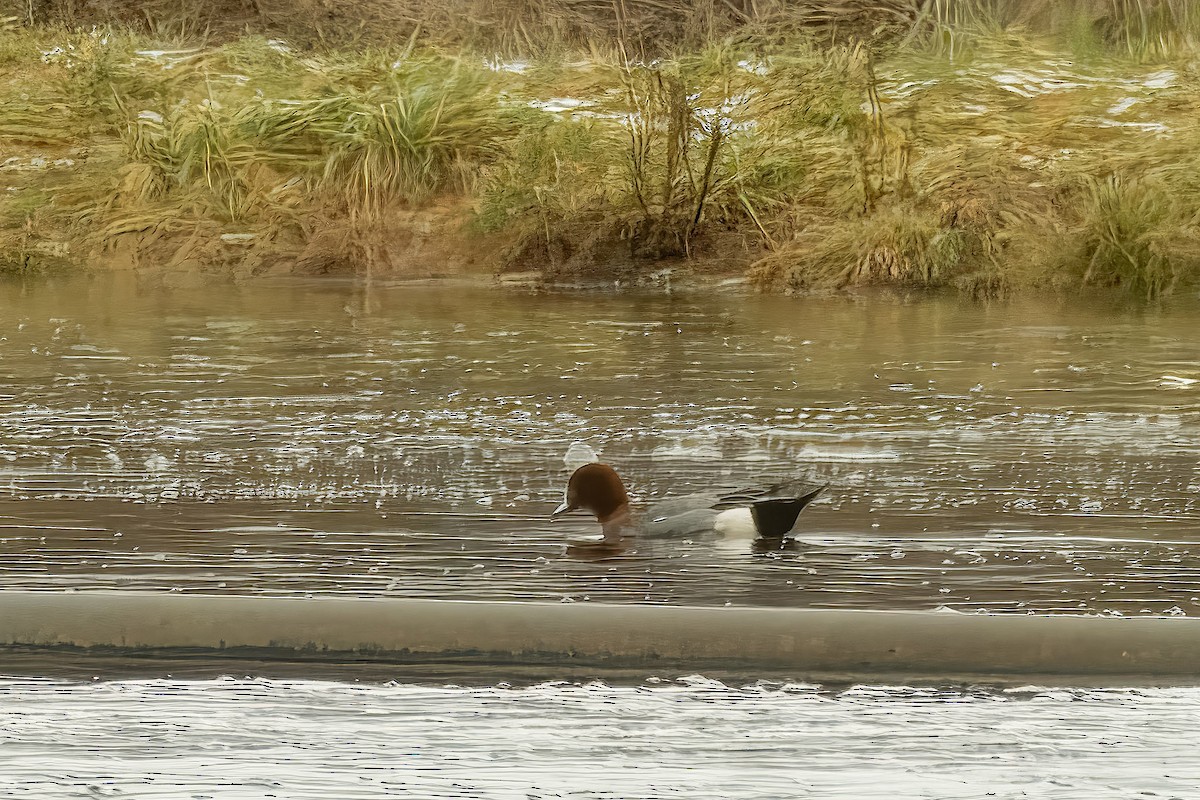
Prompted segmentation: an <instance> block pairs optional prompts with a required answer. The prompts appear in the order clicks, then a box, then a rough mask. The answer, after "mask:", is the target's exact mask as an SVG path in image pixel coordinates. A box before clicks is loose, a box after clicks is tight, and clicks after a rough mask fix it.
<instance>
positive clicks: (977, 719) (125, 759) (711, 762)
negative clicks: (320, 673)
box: [0, 677, 1200, 800]
mask: <svg viewBox="0 0 1200 800" xmlns="http://www.w3.org/2000/svg"><path fill="white" fill-rule="evenodd" d="M0 701H2V702H0V748H2V749H3V751H4V753H5V758H4V759H2V760H0V797H11V798H39V799H40V798H46V799H47V800H48V799H49V798H54V799H55V800H58V798H64V797H85V798H117V797H121V798H131V797H139V798H151V797H153V798H191V799H193V800H194V799H196V798H268V797H278V798H289V800H307V799H308V798H313V800H315V799H316V798H321V800H326V799H327V798H350V797H354V798H377V797H419V798H489V799H490V798H495V799H496V800H508V799H509V798H512V799H513V800H530V799H531V798H533V799H534V800H542V799H543V798H579V799H581V800H582V799H583V798H597V799H598V798H620V799H621V800H640V799H642V798H655V800H658V799H659V798H673V797H678V798H684V797H686V798H696V799H697V800H701V799H703V800H710V799H711V798H723V797H738V798H761V799H762V800H767V799H768V798H770V799H771V800H777V798H783V797H796V798H808V797H812V798H818V797H819V798H829V797H839V798H855V800H867V799H868V798H887V799H888V800H916V798H942V799H945V798H981V797H998V798H1040V799H1045V800H1053V799H1055V798H1062V799H1063V800H1066V799H1067V798H1069V799H1070V800H1078V798H1085V797H1086V798H1097V799H1098V800H1106V799H1110V798H1111V799H1112V800H1128V798H1131V797H1144V798H1178V799H1180V800H1182V799H1183V798H1192V797H1195V796H1196V795H1195V790H1196V787H1197V786H1200V762H1198V761H1197V759H1196V757H1195V752H1196V749H1197V747H1200V733H1198V732H1197V728H1196V724H1195V723H1196V715H1197V712H1198V711H1200V695H1198V694H1197V691H1196V690H1192V689H1170V690H1141V691H1133V690H1112V691H1094V690H1093V691H1079V690H1075V691H1069V690H1046V689H1037V688H1034V687H1029V688H1025V689H1013V690H1008V691H1003V692H987V691H975V690H968V689H945V690H933V689H913V688H905V687H868V686H857V687H853V688H850V689H847V690H843V691H828V690H823V689H821V688H820V687H815V686H806V685H786V684H784V685H780V684H753V685H749V686H740V687H739V686H736V685H735V686H727V685H725V684H722V683H718V682H715V681H706V680H704V679H702V678H699V677H694V678H690V679H683V680H681V681H678V682H671V683H663V682H660V683H657V684H654V683H651V684H646V685H642V686H630V687H613V686H608V685H605V684H600V683H591V684H585V685H571V684H563V683H553V684H541V685H536V686H531V687H527V688H504V687H491V688H487V687H481V688H463V687H457V686H419V685H395V684H393V685H383V686H381V685H352V684H334V683H319V682H311V681H265V680H249V679H247V680H233V679H224V680H217V681H200V682H180V681H171V680H150V681H121V682H111V683H96V684H78V683H69V682H63V681H50V680H43V681H32V680H0ZM1081 701H1082V702H1081Z"/></svg>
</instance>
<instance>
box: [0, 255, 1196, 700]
mask: <svg viewBox="0 0 1200 800" xmlns="http://www.w3.org/2000/svg"><path fill="white" fill-rule="evenodd" d="M1198 312H1200V306H1197V305H1194V304H1191V303H1190V302H1185V301H1180V302H1179V303H1178V304H1176V305H1175V306H1172V307H1169V308H1157V309H1141V310H1121V309H1118V308H1115V307H1114V308H1109V307H1090V306H1087V305H1084V304H1080V303H1079V302H1077V301H1076V302H1075V303H1073V304H1071V305H1060V304H1058V303H1056V302H1053V301H1041V300H1026V301H1021V302H1014V303H998V304H992V305H973V304H969V303H964V302H962V301H961V300H958V299H949V300H939V299H929V298H922V299H912V300H907V301H906V300H903V299H899V300H898V299H896V298H894V297H887V298H884V297H879V298H861V297H860V298H811V299H795V298H769V297H759V296H755V295H743V294H737V293H716V294H714V293H712V292H709V293H704V294H689V293H686V292H684V293H676V294H674V295H663V294H654V295H650V294H645V295H642V294H636V293H635V294H630V293H624V294H597V293H579V294H536V293H528V292H524V291H519V290H510V289H501V288H490V287H475V288H472V287H462V286H413V285H406V286H393V287H380V286H376V287H374V288H371V289H369V290H368V289H366V288H364V287H362V286H360V285H352V284H348V283H289V284H278V285H256V286H249V287H226V288H220V287H209V288H205V289H203V290H200V291H194V292H183V291H177V292H167V291H159V290H138V289H136V288H134V287H131V286H128V285H126V284H125V283H123V282H121V281H119V280H115V279H111V278H105V279H97V280H95V281H92V282H89V283H69V284H61V285H56V284H39V285H30V286H22V285H14V284H8V285H4V286H3V287H0V588H41V589H63V588H73V589H77V590H86V589H89V588H134V589H156V590H172V591H184V592H231V593H244V594H275V595H283V594H305V593H312V594H333V593H342V594H354V595H369V596H373V595H384V594H387V595H397V596H417V597H458V598H516V599H530V600H549V601H564V600H574V601H584V600H593V601H596V600H604V601H611V602H647V601H648V602H656V603H696V604H717V605H720V604H725V603H734V604H763V605H783V606H826V607H828V606H843V607H872V608H936V607H939V606H943V607H948V608H953V609H958V610H964V611H972V610H978V609H987V610H990V611H1051V612H1071V613H1079V612H1091V613H1119V614H1126V615H1130V614H1190V615H1195V614H1198V613H1200V565H1198V562H1197V559H1196V557H1195V553H1196V550H1197V545H1196V542H1197V538H1198V534H1197V530H1196V527H1197V526H1196V521H1197V519H1198V518H1200V510H1198V509H1197V503H1196V497H1197V496H1198V493H1200V486H1198V483H1200V481H1198V478H1197V473H1196V470H1197V454H1198V446H1197V439H1196V433H1197V427H1198V426H1197V422H1198V421H1200V416H1198V409H1200V405H1198V404H1197V403H1198V398H1200V366H1198V365H1197V362H1196V353H1197V349H1196V345H1197V337H1196V334H1195V320H1196V319H1197V313H1198ZM573 441H585V442H587V443H589V444H591V445H592V446H593V447H595V448H596V449H597V450H599V451H600V452H601V455H602V456H603V458H604V459H605V460H606V461H608V462H610V463H612V464H614V465H615V466H616V467H617V468H618V469H619V470H620V471H621V473H622V474H623V475H624V476H625V478H626V482H627V484H628V485H629V487H630V490H631V492H632V493H633V494H634V495H635V496H636V498H637V499H640V500H650V499H653V498H656V497H660V496H664V495H667V494H678V493H686V492H688V491H694V490H697V489H700V488H704V487H708V486H710V485H712V484H715V483H721V484H731V485H738V484H746V483H750V482H753V481H754V480H766V479H769V478H771V477H780V476H784V475H791V474H795V475H803V476H806V477H813V478H819V479H821V480H825V481H828V482H829V484H830V486H829V489H828V490H827V492H826V494H825V495H824V496H823V498H822V499H821V500H820V501H818V503H816V504H815V505H813V506H812V507H810V508H809V510H807V511H806V512H805V513H804V514H803V516H802V517H801V524H800V526H799V527H798V529H797V536H798V539H799V542H798V544H797V546H796V547H794V548H791V549H789V550H787V551H783V552H769V553H755V552H753V551H752V548H751V547H750V546H749V545H748V544H747V543H745V542H729V541H723V540H717V539H709V538H704V537H697V538H695V539H694V540H686V541H641V542H638V543H637V544H636V546H635V547H633V548H632V549H631V550H630V551H628V552H626V553H624V554H621V555H619V556H616V557H613V558H607V559H597V560H591V559H587V558H581V557H578V555H577V554H575V553H573V552H568V551H567V549H566V548H565V547H564V544H563V543H564V539H565V538H566V537H567V536H568V535H575V534H579V533H583V532H588V531H590V530H591V524H590V523H589V522H588V521H587V520H585V519H582V518H579V519H571V520H567V521H564V522H556V523H553V524H551V523H549V522H548V521H547V519H546V516H547V515H548V514H549V512H550V511H551V510H552V509H553V507H554V506H555V505H556V504H557V503H558V502H559V500H561V497H562V491H563V485H564V484H565V481H566V477H567V470H566V468H565V467H564V464H563V454H564V453H565V451H566V449H567V447H568V446H569V444H570V443H571V442H573ZM813 707H814V708H816V707H817V706H813Z"/></svg>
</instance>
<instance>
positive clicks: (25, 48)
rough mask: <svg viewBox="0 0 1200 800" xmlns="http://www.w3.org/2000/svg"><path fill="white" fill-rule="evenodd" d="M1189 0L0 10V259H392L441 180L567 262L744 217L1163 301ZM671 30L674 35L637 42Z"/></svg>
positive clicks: (745, 245) (544, 258) (757, 239)
mask: <svg viewBox="0 0 1200 800" xmlns="http://www.w3.org/2000/svg"><path fill="white" fill-rule="evenodd" d="M1197 5H1198V4H1197V3H1193V2H1185V1H1184V0H1153V2H1152V1H1151V0H1141V2H1140V3H1139V2H1138V0H1077V2H1073V3H1048V2H1041V3H1039V2H1034V0H1027V1H1024V2H1018V1H1017V0H1007V1H1002V0H989V2H982V0H979V1H977V2H948V0H930V2H923V3H917V2H915V1H914V2H907V1H905V2H899V1H898V2H895V3H891V4H889V3H861V4H856V3H849V4H840V5H837V6H836V7H835V6H831V5H829V4H817V3H800V4H784V3H782V2H774V3H773V2H758V3H755V4H745V5H744V6H743V5H741V4H739V3H737V2H734V3H732V4H730V3H721V4H719V5H718V4H706V3H700V2H696V3H690V2H683V0H664V1H663V2H655V3H651V2H649V0H646V2H639V3H629V4H628V5H626V6H624V7H623V10H621V11H620V12H619V13H620V15H621V17H620V23H621V24H620V26H618V27H617V28H616V30H617V32H618V33H619V34H620V36H618V37H616V38H614V37H612V36H611V35H610V33H611V29H610V28H605V25H606V24H607V22H611V15H612V14H613V13H614V11H613V7H611V6H607V5H604V6H603V8H602V7H601V6H600V5H594V4H581V3H578V2H575V3H571V2H567V1H566V0H539V2H538V3H537V4H534V3H532V2H520V3H513V4H494V3H486V4H485V3H478V4H476V3H465V4H463V5H461V6H439V7H436V8H434V7H431V6H428V5H418V4H416V3H414V4H413V5H411V6H404V7H403V8H405V9H408V11H407V12H406V13H410V15H416V16H412V18H411V19H410V20H409V21H410V22H412V21H413V20H418V21H421V22H420V24H412V25H408V26H407V27H405V26H401V27H400V29H399V32H400V33H402V34H403V36H402V37H399V38H397V39H396V40H395V41H393V42H392V43H390V44H386V43H383V44H377V45H370V46H366V45H363V46H358V47H356V48H354V49H353V50H345V49H340V48H338V47H324V48H317V49H303V48H300V47H299V46H297V44H296V43H295V42H292V43H291V44H287V43H283V42H279V41H276V40H273V39H270V38H267V37H266V36H261V35H246V36H241V37H238V38H234V39H231V40H228V41H226V42H225V43H224V44H218V43H217V42H218V41H220V39H221V30H222V28H221V27H220V25H218V22H219V20H218V19H217V18H216V17H214V16H212V13H215V12H213V11H212V10H213V9H216V11H217V12H220V13H221V14H224V15H225V16H226V17H228V18H230V19H233V18H237V19H240V20H242V21H243V22H244V21H245V20H258V21H259V22H260V23H261V24H260V25H259V27H260V28H261V29H262V30H264V31H266V30H270V29H271V25H273V24H275V23H276V22H278V21H279V20H280V18H281V15H282V10H283V8H284V6H283V5H282V3H281V2H280V3H276V2H275V0H271V2H266V0H258V2H257V3H250V2H247V3H246V4H245V5H244V6H243V5H241V4H240V2H234V3H233V4H232V5H215V6H211V7H209V11H205V12H204V14H209V16H207V17H206V16H204V14H200V11H201V9H200V8H199V6H197V8H196V9H193V10H195V11H197V13H198V14H199V16H197V17H195V19H194V20H192V21H190V22H188V21H184V20H175V21H172V20H171V16H170V15H171V14H172V13H175V12H168V11H167V9H168V8H169V7H168V6H167V5H162V6H161V7H157V6H155V7H151V6H142V7H141V8H142V9H143V10H145V9H150V11H151V12H152V13H150V14H149V15H143V16H142V18H141V19H133V18H128V19H126V18H125V17H123V16H122V15H123V14H126V13H127V12H128V9H129V8H130V7H128V6H121V7H118V6H116V5H113V6H104V5H103V4H93V5H90V6H89V8H92V9H93V11H95V13H98V14H99V13H100V12H101V11H103V10H104V9H105V8H108V9H109V11H111V12H112V14H113V15H115V16H114V17H113V18H114V19H115V18H121V19H126V22H127V23H129V24H131V25H133V24H134V23H136V27H140V28H141V29H142V30H143V31H151V33H149V34H148V33H145V32H143V33H135V32H133V31H134V28H133V27H124V28H120V27H118V28H111V29H110V28H97V29H94V30H92V29H89V30H86V31H84V30H78V29H68V28H66V27H63V26H61V25H54V24H48V25H39V26H34V27H29V26H28V18H27V15H22V13H21V12H20V11H19V10H18V13H14V14H7V13H4V12H3V7H0V17H2V18H3V19H4V23H3V26H0V76H2V77H3V81H2V82H0V102H3V104H4V107H5V109H6V114H5V115H4V118H3V119H0V144H3V145H4V146H5V147H6V148H7V150H8V151H10V152H14V153H17V154H18V155H17V156H15V158H17V159H18V162H19V163H16V164H15V166H14V165H12V164H10V165H9V166H8V167H7V168H6V169H8V170H9V172H10V173H11V174H12V176H17V177H19V180H18V179H17V177H12V178H11V179H10V180H9V183H10V184H11V185H12V186H13V189H12V190H10V191H9V192H8V193H7V195H5V196H4V197H2V198H0V228H2V229H3V231H4V234H3V235H4V237H5V239H4V241H5V242H6V243H7V244H8V249H9V252H11V253H17V254H19V256H20V257H19V258H18V259H17V260H16V261H15V262H14V261H13V258H12V257H11V256H10V257H7V260H6V262H5V263H6V264H8V265H9V267H10V268H20V269H30V268H31V265H36V263H37V262H38V260H39V258H41V256H39V255H38V254H45V253H50V252H55V253H57V252H59V249H56V248H58V246H59V244H61V243H62V240H63V239H64V234H63V231H64V230H65V231H67V235H66V239H68V240H69V242H68V243H69V244H70V246H71V248H72V251H73V252H76V253H86V252H88V251H89V250H94V249H97V248H117V249H121V250H125V249H130V248H132V249H134V250H137V248H146V247H153V248H159V249H160V250H161V249H162V248H167V249H170V250H171V252H172V253H173V255H172V256H171V257H172V258H180V259H182V258H184V256H182V255H179V253H182V252H184V251H186V252H187V253H189V254H192V255H188V256H187V257H188V258H193V257H195V258H200V257H201V256H197V255H195V254H197V253H199V254H210V253H217V252H221V253H224V252H225V250H221V249H220V248H219V247H209V246H208V245H207V244H205V242H208V241H210V240H214V239H216V240H220V237H221V235H222V234H226V235H232V236H234V237H245V241H248V242H252V244H246V245H244V246H243V245H238V246H239V247H242V248H243V249H242V250H239V251H238V252H251V251H253V252H255V253H256V255H255V257H254V263H255V264H265V263H268V262H269V261H270V260H271V259H272V258H288V257H292V258H295V259H300V260H303V259H304V258H306V257H307V256H304V254H305V253H311V252H314V248H315V249H316V250H321V251H322V252H324V250H331V251H332V250H337V251H339V252H341V253H345V254H349V255H347V256H346V258H345V259H343V260H344V262H345V263H346V264H348V265H350V266H351V267H352V268H360V267H363V266H365V265H369V264H371V263H373V262H376V261H380V262H383V261H386V260H387V256H386V253H385V252H384V251H385V250H386V247H385V246H384V244H383V243H384V242H387V241H390V240H391V239H392V238H394V233H395V231H394V230H391V229H390V228H389V226H392V225H393V222H392V221H393V220H396V219H399V218H400V216H399V215H398V210H412V209H417V208H422V207H424V206H427V205H429V204H436V203H443V202H445V201H446V200H447V198H453V205H455V207H470V206H473V207H474V208H475V209H476V212H477V213H476V227H477V228H479V229H484V230H490V231H503V232H505V233H506V234H507V235H508V237H509V239H510V241H511V242H512V247H511V249H510V250H509V252H508V255H507V259H508V261H510V262H512V263H514V264H520V265H522V266H537V267H541V268H545V269H549V270H553V271H571V270H578V269H585V268H586V269H598V270H604V269H605V268H606V265H611V264H613V263H616V262H617V261H619V262H620V263H621V266H622V269H631V270H633V271H635V272H636V271H638V270H641V269H646V268H648V267H649V266H651V265H653V264H655V263H656V262H659V261H661V260H663V259H688V258H692V259H703V258H706V257H708V256H711V255H713V254H714V253H716V252H717V251H718V250H719V249H720V248H722V247H727V246H728V243H729V242H731V241H736V242H738V248H739V250H738V252H739V253H740V255H739V256H738V257H739V258H741V259H742V260H743V261H744V262H745V263H747V264H749V263H750V262H756V263H755V264H754V266H753V269H752V270H751V273H752V275H753V276H754V277H755V279H756V280H757V281H758V282H759V284H760V285H762V286H763V287H765V288H772V289H785V288H793V289H809V288H814V287H845V286H854V285H863V284H877V283H901V284H907V285H913V286H922V287H943V286H957V287H960V288H963V289H964V290H966V291H969V292H972V293H985V294H986V293H994V292H997V291H1005V290H1008V289H1011V288H1013V287H1019V286H1023V285H1040V286H1056V287H1060V288H1071V287H1080V286H1088V285H1094V286H1111V287H1120V288H1121V289H1123V290H1128V291H1129V292H1131V293H1132V294H1133V295H1135V296H1138V297H1155V296H1158V295H1161V294H1164V293H1167V292H1170V291H1172V290H1174V289H1176V288H1178V287H1180V286H1183V285H1187V284H1189V283H1191V282H1193V281H1194V280H1195V279H1196V276H1197V269H1198V267H1200V262H1198V260H1197V253H1198V252H1200V237H1198V234H1197V219H1198V215H1200V201H1198V200H1197V199H1196V198H1200V177H1197V176H1200V156H1197V155H1196V154H1197V153H1200V132H1198V131H1197V128H1196V126H1195V124H1194V122H1193V121H1194V119H1196V118H1197V115H1198V114H1200V82H1198V80H1197V77H1196V73H1195V71H1194V68H1192V67H1191V66H1189V64H1190V63H1191V62H1189V59H1191V58H1193V54H1194V53H1195V43H1196V37H1195V26H1196V24H1197V14H1196V8H1197ZM38 8H39V9H42V10H43V11H46V12H47V13H49V14H51V15H53V14H57V13H59V12H61V10H62V9H63V8H65V6H57V5H55V4H48V5H41V6H38ZM295 8H299V6H295V7H293V11H294V10H295ZM305 8H307V6H306V7H305ZM365 8H366V11H365V13H366V17H365V19H367V20H368V22H371V21H375V22H379V21H381V20H385V19H388V18H389V17H388V14H391V13H398V12H396V9H398V8H401V6H399V5H396V4H391V3H384V2H378V3H374V4H367V6H365ZM55 9H58V10H57V11H56V10H55ZM155 9H157V11H156V10H155ZM239 9H240V11H239ZM418 10H419V11H420V14H417V11H418ZM532 10H537V11H539V14H538V15H533V14H532V13H531V12H532ZM458 12H462V13H461V14H459V13H458ZM105 13H107V12H105ZM239 14H240V16H239ZM421 15H425V16H421ZM438 15H442V16H440V17H439V16H438ZM455 15H457V16H458V18H459V22H458V23H457V27H453V26H451V27H448V28H446V29H445V30H444V31H443V33H442V34H439V35H440V36H443V41H445V42H450V41H456V42H458V44H459V45H460V46H461V47H462V48H467V49H462V50H461V52H466V53H469V52H471V50H470V49H469V48H471V47H487V48H492V49H490V50H488V53H489V55H488V58H486V59H485V58H483V57H482V56H471V55H458V56H449V55H446V54H445V53H444V52H442V51H439V50H436V49H432V48H430V47H429V42H430V37H431V36H432V34H431V33H430V32H429V31H428V30H426V29H425V28H423V27H422V25H424V21H423V20H427V19H433V18H435V17H437V18H439V19H447V20H448V19H449V18H450V17H451V16H455ZM292 16H295V14H293V15H292ZM534 20H535V21H534ZM309 22H310V23H311V26H316V27H319V26H320V24H321V20H320V19H316V18H314V19H313V20H310V21H309ZM329 22H330V24H333V23H335V22H338V20H332V19H331V20H329ZM342 22H344V20H343V21H342ZM339 24H340V23H339ZM372 24H374V23H372ZM367 27H368V28H369V25H368V26H367ZM1032 29H1038V30H1043V31H1049V32H1050V33H1049V34H1047V35H1043V36H1040V37H1037V38H1034V37H1032V36H1031V34H1030V33H1029V31H1030V30H1032ZM605 31H610V33H606V32H605ZM668 31H674V36H673V38H672V40H671V41H672V43H673V47H672V48H670V49H673V50H676V51H677V52H676V55H674V56H672V57H658V58H650V57H649V56H650V54H652V53H655V52H662V51H663V50H664V45H663V37H664V36H665V35H666V33H667V32H668ZM343 33H345V31H344V30H343ZM360 33H361V34H362V36H361V37H360V41H363V42H366V41H375V40H373V39H372V38H371V36H368V33H369V31H368V30H367V28H363V29H361V30H360ZM729 34H732V35H729ZM317 38H318V39H320V38H325V39H327V40H329V41H334V37H333V36H332V35H326V34H324V33H322V34H321V36H318V37H317ZM339 41H345V39H344V38H343V39H341V40H339ZM689 42H691V43H693V44H692V46H690V47H687V48H683V45H684V44H687V43H689ZM163 51H166V52H163ZM498 52H499V53H504V52H509V53H512V52H521V53H526V54H528V53H535V54H536V55H537V58H534V59H533V60H532V61H531V62H530V63H528V64H526V65H525V67H524V68H520V67H516V66H512V67H509V66H505V65H504V64H503V62H504V59H503V58H502V57H500V56H497V55H496V53H498ZM1080 54H1084V55H1086V56H1087V58H1081V57H1080ZM489 63H490V64H491V66H488V64H489ZM564 98H565V99H566V100H564ZM568 100H569V101H570V102H567V101H568ZM556 103H557V105H556ZM38 159H41V161H40V162H39V161H37V160H38ZM26 162H28V165H29V169H26V167H25V166H23V165H25V164H26ZM68 162H69V163H68ZM37 163H41V164H42V165H43V166H40V167H35V166H33V165H35V164H37ZM6 174H7V173H6ZM236 241H239V242H240V241H242V240H241V239H236ZM188 242H190V243H191V244H188V245H187V246H186V247H184V243H188ZM321 242H324V243H329V242H336V246H334V245H328V246H327V245H326V244H319V243H321ZM314 243H317V244H314ZM226 249H228V248H226ZM155 252H159V250H155ZM203 257H209V256H207V255H204V256H203ZM213 257H215V256H213ZM221 257H224V256H221ZM43 260H45V259H43ZM18 262H19V263H18ZM330 263H332V262H330ZM14 264H17V265H18V266H17V267H13V265H14Z"/></svg>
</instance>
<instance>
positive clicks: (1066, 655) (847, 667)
mask: <svg viewBox="0 0 1200 800" xmlns="http://www.w3.org/2000/svg"><path fill="white" fill-rule="evenodd" d="M0 642H2V643H3V644H4V645H6V646H7V647H8V649H9V651H10V652H11V651H13V650H14V649H15V650H18V651H24V652H28V651H29V650H30V649H31V648H35V649H43V650H46V649H49V650H59V651H63V652H66V653H75V654H78V655H87V654H99V655H102V656H103V655H112V654H114V653H123V654H133V655H141V656H146V655H163V656H166V657H172V658H178V657H180V656H198V657H203V658H213V657H230V658H233V659H243V660H244V659H259V660H266V661H271V660H275V661H297V660H300V661H315V662H320V663H323V664H326V665H328V664H330V663H339V662H346V663H351V664H353V663H362V662H379V663H393V664H417V665H422V664H423V665H439V664H440V665H446V664H454V665H463V664H478V665H486V666H497V665H506V666H513V667H517V668H528V667H552V668H558V667H562V668H579V667H583V668H592V669H598V670H602V669H606V668H615V669H618V670H631V669H632V670H647V669H649V670H688V671H706V670H719V671H722V670H723V671H743V672H753V671H757V670H761V671H763V672H771V673H779V672H786V673H788V674H789V675H792V676H794V677H820V676H824V675H830V674H840V675H855V674H862V675H871V674H887V675H908V676H914V677H918V678H922V679H941V680H952V679H970V678H972V677H974V678H976V679H978V678H980V677H983V676H997V675H999V676H1023V675H1057V676H1082V677H1090V678H1093V679H1095V678H1104V677H1105V676H1112V677H1113V678H1116V677H1117V676H1120V678H1121V680H1122V681H1123V682H1127V681H1130V680H1132V681H1135V682H1137V681H1149V682H1154V681H1155V680H1157V679H1168V680H1171V681H1172V682H1180V681H1182V682H1190V681H1193V680H1196V681H1200V620H1193V619H1166V618H1155V619H1114V618H1099V617H1067V616H1032V615H1031V616H989V615H973V614H972V615H966V614H955V613H936V612H892V611H841V610H812V609H767V608H729V607H724V608H701V607H659V606H614V605H603V604H590V603H589V604H539V603H491V602H472V601H445V600H405V599H343V598H336V599H335V598H320V599H312V598H309V599H287V598H250V597H214V596H194V595H193V596H172V595H158V594H137V593H124V592H86V593H84V592H80V593H49V592H4V593H2V594H0Z"/></svg>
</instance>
